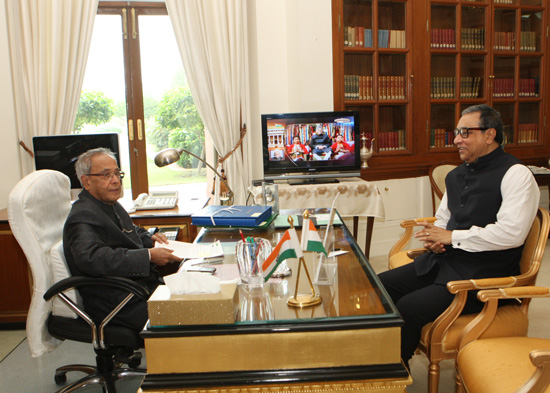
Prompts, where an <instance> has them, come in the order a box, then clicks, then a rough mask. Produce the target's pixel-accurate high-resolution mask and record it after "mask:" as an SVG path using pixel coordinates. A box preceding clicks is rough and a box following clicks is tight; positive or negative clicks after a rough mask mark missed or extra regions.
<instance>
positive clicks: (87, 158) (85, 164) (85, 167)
mask: <svg viewBox="0 0 550 393" xmlns="http://www.w3.org/2000/svg"><path fill="white" fill-rule="evenodd" d="M98 154H107V155H108V156H109V157H111V158H112V159H113V160H115V161H116V156H115V153H113V152H112V151H111V150H109V149H107V148H105V147H98V148H97V149H90V150H88V151H87V152H85V153H82V154H81V155H79V156H78V159H77V160H76V163H75V164H74V169H75V171H76V176H77V177H78V181H79V182H80V184H81V185H83V184H82V176H84V175H87V174H88V173H90V170H91V169H92V158H94V157H95V156H97V155H98Z"/></svg>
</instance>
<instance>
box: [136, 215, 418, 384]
mask: <svg viewBox="0 0 550 393" xmlns="http://www.w3.org/2000/svg"><path fill="white" fill-rule="evenodd" d="M282 231H284V230H282V229H273V228H271V229H267V230H262V231H257V232H256V233H254V234H253V235H254V236H258V237H264V238H266V239H270V240H271V239H273V238H274V237H275V236H276V233H277V232H282ZM335 233H336V235H335V236H336V244H335V247H336V248H340V249H341V250H343V251H347V253H346V254H343V255H340V256H338V257H337V258H336V261H335V265H334V266H333V267H334V271H333V274H332V278H333V279H332V282H331V283H330V284H326V285H322V284H319V285H317V284H316V285H315V286H314V287H315V290H316V292H317V293H318V294H320V295H321V296H322V299H323V300H322V303H321V304H319V305H317V306H314V307H309V308H302V309H300V308H291V307H289V306H288V305H287V303H286V300H287V299H288V297H289V296H292V295H294V288H295V283H296V281H295V280H296V277H295V276H296V272H297V260H296V259H293V260H289V261H288V264H289V266H290V267H291V269H292V271H293V274H292V276H290V277H287V278H284V279H270V280H269V281H268V283H266V285H265V293H266V294H267V296H268V297H269V298H270V301H271V303H272V306H273V311H274V319H273V320H258V321H239V322H235V323H234V324H230V325H202V326H170V327H168V326H166V327H150V326H149V327H147V328H146V329H145V330H144V331H143V332H142V336H143V338H144V339H145V347H146V356H147V367H148V376H147V377H146V379H145V381H144V384H143V386H142V388H143V390H144V391H159V390H158V389H159V388H166V389H168V388H175V387H182V386H186V387H189V386H194V387H211V386H228V384H229V382H228V381H231V382H230V383H231V384H233V385H247V384H249V383H250V382H251V378H252V379H253V380H254V381H255V382H254V383H280V382H283V381H290V380H292V381H295V382H313V381H342V380H349V379H352V380H365V379H371V378H388V379H400V378H401V379H407V378H408V374H407V372H406V370H405V369H404V367H403V365H402V364H401V361H400V349H399V341H400V340H399V334H400V333H399V332H400V326H401V325H402V323H403V321H402V319H401V317H400V315H399V314H398V312H397V310H396V309H395V306H394V305H393V303H392V302H391V300H389V298H388V296H387V294H386V292H385V290H384V289H383V288H382V287H381V284H380V282H379V280H378V278H377V276H376V274H375V273H374V271H373V269H372V268H371V266H370V265H369V263H368V261H367V259H366V257H365V256H364V254H363V253H362V252H361V250H360V248H359V246H358V245H357V243H356V242H355V240H354V239H353V236H352V235H351V234H350V232H349V230H348V229H347V227H346V226H345V225H342V226H340V227H337V228H336V230H335ZM298 234H299V235H300V231H299V230H298ZM247 235H251V234H250V233H247ZM239 239H240V234H239V232H238V230H219V229H217V230H214V229H212V228H210V229H208V230H206V229H204V228H203V229H202V230H201V232H200V234H199V237H198V242H205V243H210V242H212V241H214V240H220V241H221V242H222V243H223V247H224V252H225V260H224V263H223V264H222V265H216V267H218V272H217V274H218V273H219V274H221V275H223V274H225V273H224V271H226V270H227V269H230V270H231V269H232V270H233V271H234V272H235V271H236V270H235V269H236V265H235V262H234V257H233V255H232V250H234V246H235V243H236V242H237V241H238V240H239ZM308 256H309V257H310V258H308ZM313 257H314V254H313V253H306V264H307V265H308V270H309V271H310V275H311V277H312V279H313V278H314V269H313V266H312V265H313V263H314V262H313ZM308 288H309V285H308V281H307V278H306V276H305V274H304V273H303V270H302V273H301V278H300V288H299V291H298V292H300V293H307V290H308ZM239 296H240V299H241V302H242V300H243V299H246V296H247V289H245V288H242V287H241V288H239ZM243 351H245V352H249V351H253V352H252V353H251V355H250V356H242V352H243ZM249 353H250V352H249ZM178 354H179V355H178ZM205 354H211V355H212V356H205ZM203 358H204V359H203ZM252 375H253V377H252Z"/></svg>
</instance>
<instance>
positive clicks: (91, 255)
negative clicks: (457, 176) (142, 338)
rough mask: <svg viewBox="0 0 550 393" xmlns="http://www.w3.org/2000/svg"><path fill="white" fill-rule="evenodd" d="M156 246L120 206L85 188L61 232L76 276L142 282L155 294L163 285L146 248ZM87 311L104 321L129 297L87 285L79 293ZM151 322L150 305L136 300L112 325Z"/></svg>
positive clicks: (70, 264) (68, 262)
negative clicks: (96, 197) (101, 198)
mask: <svg viewBox="0 0 550 393" xmlns="http://www.w3.org/2000/svg"><path fill="white" fill-rule="evenodd" d="M152 246H153V242H152V240H151V237H150V236H149V234H148V233H147V231H146V230H145V229H143V228H139V227H137V226H135V225H134V224H133V222H132V220H131V218H130V216H129V215H128V213H127V212H126V210H124V208H123V207H122V206H121V205H120V204H119V203H118V202H117V203H115V204H114V205H106V204H104V203H102V202H101V201H99V200H97V199H95V198H94V197H93V196H92V195H90V194H89V193H88V192H87V191H86V190H84V191H82V192H81V193H80V195H79V199H78V200H77V201H76V202H75V203H74V204H73V206H72V209H71V211H70V213H69V216H68V217H67V221H66V222H65V227H64V229H63V248H64V253H65V258H66V259H67V264H68V266H69V269H70V271H71V274H72V275H73V276H89V277H102V276H118V277H126V278H129V279H132V280H134V281H137V282H139V283H141V284H142V285H144V286H146V287H147V288H149V289H150V290H151V291H154V289H155V288H156V287H157V286H158V285H159V284H161V283H163V281H162V278H161V277H160V274H159V273H158V272H157V271H156V270H155V265H154V264H152V263H151V262H149V252H148V250H147V248H150V247H152ZM79 292H80V294H81V296H82V298H83V302H84V308H85V310H86V312H87V313H88V314H89V315H90V316H91V317H92V318H93V319H94V320H95V321H101V320H102V319H103V318H104V317H105V316H106V315H107V314H108V312H110V311H111V310H112V309H113V308H114V307H115V306H116V305H117V304H118V303H120V302H121V301H122V300H123V299H124V298H125V297H126V295H127V293H125V292H123V291H119V290H115V289H109V290H106V289H105V288H94V287H87V288H82V289H80V290H79ZM146 321H147V304H146V302H144V301H140V300H138V299H132V300H131V301H130V303H128V304H127V305H126V306H125V307H124V308H123V309H122V310H121V312H120V313H119V314H118V316H117V318H116V319H114V320H113V323H118V324H121V325H125V326H129V327H131V328H135V329H141V328H142V327H143V325H144V324H145V322H146Z"/></svg>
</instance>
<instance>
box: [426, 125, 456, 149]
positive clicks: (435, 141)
mask: <svg viewBox="0 0 550 393" xmlns="http://www.w3.org/2000/svg"><path fill="white" fill-rule="evenodd" d="M454 138H455V134H454V132H453V131H447V130H446V129H445V128H432V130H431V131H430V147H431V148H435V147H451V146H453V141H454Z"/></svg>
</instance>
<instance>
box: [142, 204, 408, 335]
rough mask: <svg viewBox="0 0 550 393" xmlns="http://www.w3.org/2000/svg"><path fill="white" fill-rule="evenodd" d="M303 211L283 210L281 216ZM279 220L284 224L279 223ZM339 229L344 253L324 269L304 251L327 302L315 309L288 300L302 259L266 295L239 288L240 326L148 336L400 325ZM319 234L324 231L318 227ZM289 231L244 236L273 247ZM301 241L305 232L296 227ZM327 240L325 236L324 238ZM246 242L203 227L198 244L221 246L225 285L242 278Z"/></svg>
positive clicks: (304, 282)
mask: <svg viewBox="0 0 550 393" xmlns="http://www.w3.org/2000/svg"><path fill="white" fill-rule="evenodd" d="M297 213H302V212H297V211H294V210H293V211H291V210H283V211H281V213H280V214H281V215H288V214H297ZM323 213H324V214H326V213H327V209H311V210H310V214H312V215H313V216H315V215H316V214H318V215H319V214H323ZM278 221H279V220H278ZM340 222H341V224H340V225H335V226H334V247H333V248H334V250H335V251H337V252H338V251H339V252H342V253H341V254H339V255H337V256H335V257H334V258H329V259H328V263H323V264H322V265H320V264H319V254H317V253H312V252H307V251H306V252H304V257H305V261H306V266H307V268H308V272H309V275H310V277H311V280H312V281H313V283H314V290H315V292H316V293H317V294H318V295H320V296H321V298H322V302H321V303H320V304H318V305H315V306H310V307H303V308H296V307H290V306H289V305H288V304H287V300H288V298H289V297H290V296H294V295H295V292H296V275H297V274H296V273H297V269H298V259H289V260H287V264H288V266H289V267H290V269H291V271H292V274H291V275H290V276H288V277H284V278H270V279H269V280H268V281H267V282H266V283H265V284H264V290H263V292H262V291H258V290H256V289H254V290H249V289H248V287H247V286H246V285H245V284H239V285H238V291H239V304H238V305H236V307H237V309H238V310H236V319H237V321H236V322H235V323H234V324H232V325H195V326H190V325H187V326H181V325H180V326H153V327H151V326H147V328H146V329H145V331H144V332H143V333H144V337H145V335H147V333H148V332H149V333H153V334H154V333H161V332H165V333H168V332H169V331H172V332H174V331H177V332H178V333H179V334H183V335H186V334H191V335H192V334H197V333H198V332H199V331H200V332H201V334H208V333H207V332H210V333H213V334H215V332H216V331H219V330H223V331H224V333H227V331H228V330H229V331H232V330H234V331H235V333H237V331H238V332H240V333H242V332H244V331H256V332H259V331H265V332H267V331H279V330H281V329H288V330H290V331H304V330H306V331H307V330H311V329H315V330H317V329H334V328H345V329H350V328H352V329H354V328H368V327H384V326H401V325H402V319H401V317H400V316H399V313H398V312H397V310H396V309H395V306H394V305H393V303H392V301H391V300H390V299H389V297H388V295H387V293H386V291H385V290H384V289H383V287H382V286H381V284H380V281H379V280H378V277H377V276H376V274H375V273H374V271H373V269H372V267H371V266H370V264H369V262H368V260H367V259H366V257H365V255H364V254H363V252H362V251H361V249H360V248H359V246H358V245H357V243H356V241H355V239H354V238H353V236H352V235H351V233H350V231H349V230H348V228H347V227H346V225H345V224H344V223H343V221H342V220H340ZM317 229H318V230H319V232H320V234H321V235H322V232H323V230H324V227H323V226H321V225H319V226H317ZM285 230H286V228H275V227H274V226H273V225H270V226H269V227H268V228H265V229H254V230H250V229H246V230H243V233H244V236H254V237H261V238H265V239H268V240H269V241H271V243H272V245H273V247H274V246H275V245H276V244H277V239H279V238H280V236H281V235H282V234H283V233H284V232H285ZM296 230H297V233H298V236H300V235H301V228H300V227H297V228H296ZM321 237H322V236H321ZM240 239H241V235H240V233H239V230H238V229H234V228H213V227H211V228H202V229H201V230H200V232H199V234H198V236H197V239H196V240H195V243H199V244H202V243H206V244H208V243H213V242H215V241H218V240H219V241H220V242H221V243H222V247H223V250H224V260H223V263H219V262H218V263H216V264H212V265H204V266H212V267H216V269H217V270H216V273H215V275H216V276H218V277H219V278H220V280H221V281H222V282H223V281H231V280H235V279H236V278H238V276H239V273H238V268H237V264H236V260H235V255H234V253H235V245H236V243H237V241H239V240H240ZM299 281H300V282H299V287H298V293H310V292H311V289H310V285H309V281H308V279H307V276H306V274H305V273H304V269H303V268H302V270H301V273H300V280H299Z"/></svg>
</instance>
